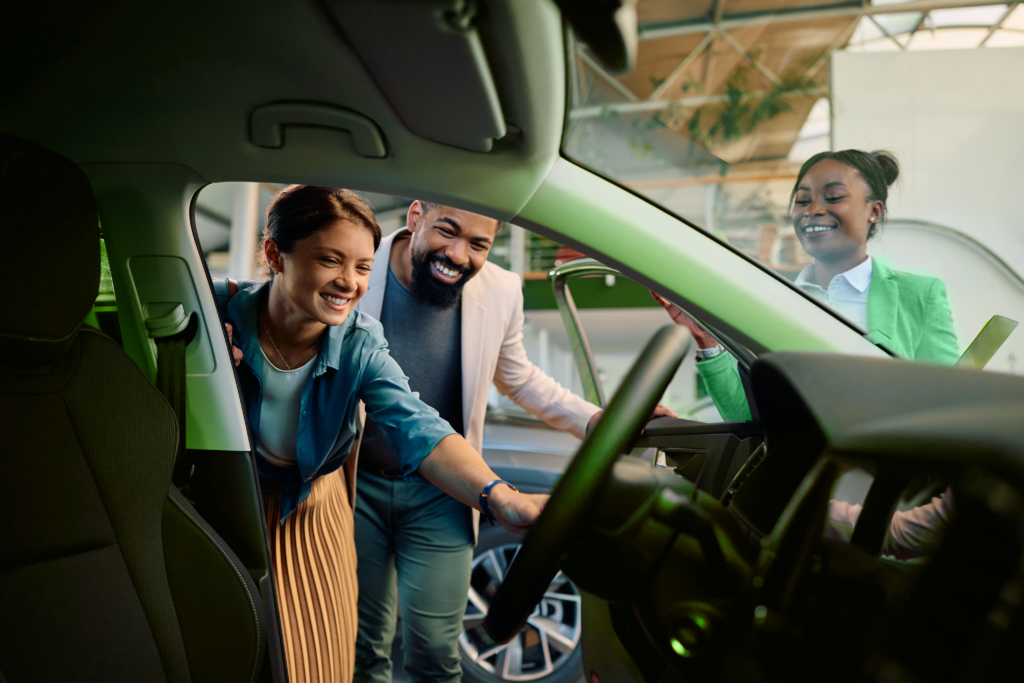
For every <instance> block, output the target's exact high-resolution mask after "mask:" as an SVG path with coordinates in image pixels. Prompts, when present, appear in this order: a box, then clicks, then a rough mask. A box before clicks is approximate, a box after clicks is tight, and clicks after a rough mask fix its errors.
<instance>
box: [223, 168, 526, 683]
mask: <svg viewBox="0 0 1024 683" xmlns="http://www.w3.org/2000/svg"><path fill="white" fill-rule="evenodd" d="M380 240H381V231H380V228H379V227H378V225H377V222H376V220H375V219H374V216H373V212H372V210H371V209H370V208H369V206H368V205H367V204H366V203H365V201H364V200H363V199H362V198H361V197H359V196H358V195H357V194H355V193H353V192H350V191H348V190H341V189H333V188H323V187H309V186H302V185H293V186H290V187H288V188H286V189H284V190H282V191H281V192H280V193H279V194H278V195H277V196H276V197H275V198H274V200H273V202H272V203H271V204H270V207H269V208H268V210H267V223H266V228H265V229H264V237H263V245H262V254H263V257H264V259H265V265H266V267H267V268H268V270H269V271H270V272H269V275H270V279H269V281H267V282H263V283H256V282H242V283H238V284H237V285H236V283H234V282H232V281H227V280H219V281H217V282H215V283H214V289H215V292H216V294H217V304H218V308H219V310H220V313H221V316H222V319H223V320H224V321H225V323H226V326H227V328H228V333H229V336H230V337H232V343H233V345H234V346H233V348H232V353H233V354H234V357H235V363H236V365H238V366H239V373H238V375H239V381H240V383H241V388H242V394H243V400H244V403H245V406H246V409H247V412H248V416H249V425H250V429H251V431H252V434H251V436H252V437H253V438H252V442H253V443H254V444H255V445H256V452H257V454H258V457H257V465H258V469H259V474H260V478H261V485H262V488H263V491H264V500H265V503H266V511H267V520H268V521H267V523H268V527H269V529H268V531H269V540H270V551H271V556H272V560H273V563H274V576H275V582H276V589H277V598H278V607H279V611H280V617H281V620H280V621H281V628H282V633H283V636H284V644H285V657H286V659H287V662H288V675H289V679H290V680H291V681H292V683H305V682H312V681H339V682H341V681H350V680H351V679H352V673H353V662H354V645H355V636H356V628H357V623H358V621H357V614H358V613H357V606H356V600H357V590H358V589H357V585H356V572H355V570H356V557H355V545H354V538H353V527H352V502H353V500H354V499H353V498H352V495H353V493H354V476H353V477H352V479H349V478H348V477H349V476H351V475H347V474H346V470H349V469H350V467H346V468H344V469H343V468H342V466H343V465H345V464H346V459H347V458H348V454H349V451H350V449H351V447H352V445H353V442H354V440H355V438H356V434H357V428H358V427H357V425H358V421H359V415H358V405H359V402H360V401H362V402H363V403H365V405H366V411H367V414H368V415H369V416H370V417H371V418H373V420H374V421H375V422H376V423H377V424H378V425H379V426H380V428H381V431H382V432H383V433H384V436H385V437H386V438H387V440H388V442H389V443H390V445H391V447H392V448H393V449H394V451H395V452H396V453H397V454H398V455H399V459H400V461H401V465H402V474H403V476H404V477H405V478H407V479H409V480H415V479H418V478H420V477H423V478H425V479H426V480H428V481H431V482H433V483H434V484H436V485H437V486H438V487H439V488H441V489H442V490H444V491H445V492H446V493H448V494H449V495H451V496H452V497H454V498H456V499H458V500H460V501H462V502H463V503H465V504H467V505H470V506H474V507H477V508H480V507H481V505H483V507H484V509H483V511H484V512H485V513H489V514H490V515H492V516H493V517H494V518H496V519H497V521H499V522H500V523H501V524H502V525H503V526H505V527H506V528H507V529H509V530H512V531H521V530H522V529H524V527H526V526H528V525H529V524H531V523H532V522H533V521H534V520H535V519H536V518H537V515H538V514H539V513H540V510H541V508H542V507H543V505H544V501H545V500H546V496H533V495H526V494H521V493H518V492H517V491H515V489H513V488H512V487H511V486H493V487H492V488H491V490H490V492H489V495H488V496H487V497H486V498H485V497H484V496H482V495H481V492H482V491H483V490H484V488H485V487H486V486H487V485H488V484H489V483H490V482H493V481H494V480H497V479H499V477H497V476H496V475H495V474H494V473H493V472H492V471H491V470H490V468H489V467H487V465H486V464H485V463H484V461H483V459H482V458H481V457H480V455H479V454H478V453H477V452H476V451H475V450H473V448H471V447H470V446H469V444H468V443H466V441H465V440H464V439H463V438H462V437H461V436H459V435H458V434H456V433H455V432H454V431H453V430H452V428H451V427H450V426H449V425H448V423H447V422H445V421H444V420H442V419H441V418H440V417H439V416H438V414H437V412H436V411H435V410H434V409H433V408H430V407H428V406H426V405H425V404H423V403H422V402H421V401H420V400H419V399H418V398H417V396H416V395H415V394H413V393H411V392H410V390H409V384H408V380H407V379H406V377H405V375H404V374H403V373H402V370H401V368H399V367H398V364H397V363H395V361H394V360H393V359H392V358H391V357H390V355H389V354H388V348H387V342H386V341H385V340H384V335H383V333H382V330H381V326H380V323H378V322H377V321H375V320H374V319H372V318H370V317H368V316H367V315H365V314H363V313H360V312H358V311H354V310H353V309H354V307H355V305H356V303H357V302H358V301H359V299H360V297H362V296H363V294H365V293H366V288H367V282H368V279H369V273H370V265H371V263H372V262H373V254H374V252H375V251H376V249H377V247H378V245H379V244H380ZM350 465H351V463H350ZM486 508H489V510H488V509H486Z"/></svg>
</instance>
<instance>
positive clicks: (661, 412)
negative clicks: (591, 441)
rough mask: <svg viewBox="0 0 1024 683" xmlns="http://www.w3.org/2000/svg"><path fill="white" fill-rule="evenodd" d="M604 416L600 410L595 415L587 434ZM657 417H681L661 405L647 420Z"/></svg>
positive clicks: (655, 407) (589, 423)
mask: <svg viewBox="0 0 1024 683" xmlns="http://www.w3.org/2000/svg"><path fill="white" fill-rule="evenodd" d="M602 415H604V411H603V410H599V411H597V412H596V413H594V415H593V417H591V418H590V422H588V423H587V434H589V433H590V430H591V429H593V428H594V425H596V424H597V421H598V420H600V419H601V416H602ZM656 417H679V414H678V413H676V411H674V410H672V409H671V408H669V407H668V406H663V405H661V404H660V403H659V404H658V405H656V406H654V411H653V412H652V413H651V416H650V417H649V418H647V419H648V420H653V419H654V418H656Z"/></svg>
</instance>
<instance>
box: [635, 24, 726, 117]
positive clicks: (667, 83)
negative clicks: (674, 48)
mask: <svg viewBox="0 0 1024 683" xmlns="http://www.w3.org/2000/svg"><path fill="white" fill-rule="evenodd" d="M715 33H716V31H715V30H713V29H712V30H711V31H708V34H707V35H706V36H704V38H703V39H701V41H700V42H699V43H697V47H695V48H693V49H692V50H690V54H688V55H686V57H685V58H684V59H683V61H681V62H679V66H677V67H676V68H675V69H673V70H672V73H670V74H669V75H668V78H666V79H665V80H664V81H662V83H661V85H659V86H658V87H657V89H655V91H654V92H652V93H651V95H650V97H648V98H647V99H648V100H652V101H653V100H660V99H661V98H662V96H663V95H664V94H665V91H666V90H668V89H669V88H671V87H672V86H673V85H674V84H675V81H676V79H678V78H679V76H681V75H682V73H683V72H684V71H686V69H687V68H688V67H689V66H690V65H691V64H693V62H694V60H696V59H697V57H700V55H701V53H702V52H704V48H706V47H707V46H708V45H710V44H711V41H712V40H714V39H715Z"/></svg>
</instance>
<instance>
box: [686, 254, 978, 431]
mask: <svg viewBox="0 0 1024 683" xmlns="http://www.w3.org/2000/svg"><path fill="white" fill-rule="evenodd" d="M868 338H869V339H871V340H872V341H874V342H875V343H878V344H881V345H882V346H884V347H885V348H887V349H888V350H890V351H892V352H893V353H895V354H896V355H897V356H900V357H902V358H907V359H909V360H918V361H926V362H932V363H944V364H952V363H954V362H955V361H956V359H957V358H958V357H959V355H960V345H959V343H958V342H957V339H956V331H955V330H954V329H953V316H952V314H951V313H950V311H949V301H948V300H947V299H946V285H945V284H943V282H942V280H939V279H938V278H934V277H927V276H924V275H913V274H911V273H904V272H902V271H898V270H893V269H892V268H890V267H889V266H887V265H885V264H884V263H882V262H881V261H879V260H878V259H874V262H873V263H872V271H871V284H869V285H868ZM697 371H698V372H700V375H701V377H703V379H704V383H705V386H707V388H708V393H709V394H710V395H711V399H712V400H713V401H714V402H715V406H716V407H717V408H718V412H719V413H721V414H722V418H723V419H725V420H728V421H734V420H749V419H750V407H749V406H748V405H747V396H746V393H745V392H744V391H743V383H742V381H740V374H739V370H738V369H737V368H736V360H735V359H734V358H733V357H732V356H731V355H730V354H728V353H723V354H722V355H720V356H716V357H715V358H712V359H711V360H706V361H701V362H699V363H697Z"/></svg>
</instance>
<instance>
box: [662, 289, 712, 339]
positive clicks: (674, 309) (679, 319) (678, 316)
mask: <svg viewBox="0 0 1024 683" xmlns="http://www.w3.org/2000/svg"><path fill="white" fill-rule="evenodd" d="M651 296H653V297H654V300H655V301H657V302H658V303H659V304H661V307H662V308H664V309H665V311H666V312H667V313H668V316H669V317H670V318H672V322H674V323H675V324H676V325H682V326H683V327H685V328H686V329H688V330H689V331H690V334H692V335H693V338H694V340H696V342H697V346H698V347H700V348H702V349H710V348H711V347H712V346H715V345H716V344H718V340H717V339H715V338H714V337H712V336H711V335H710V334H708V333H707V332H705V331H704V328H702V327H701V326H700V325H698V324H697V321H696V320H694V319H693V318H691V317H690V316H689V315H687V314H686V312H685V311H684V310H683V309H681V308H679V307H678V306H676V305H675V304H673V303H672V302H671V301H669V300H668V299H666V298H665V297H663V296H661V295H660V294H658V293H657V292H651Z"/></svg>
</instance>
